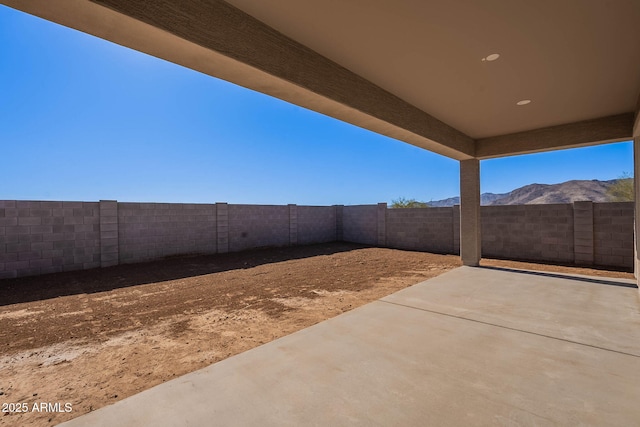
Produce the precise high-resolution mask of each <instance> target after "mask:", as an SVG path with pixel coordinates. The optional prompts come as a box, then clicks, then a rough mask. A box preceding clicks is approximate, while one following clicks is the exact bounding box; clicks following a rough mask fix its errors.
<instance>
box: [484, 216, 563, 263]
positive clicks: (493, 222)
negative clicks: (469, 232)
mask: <svg viewBox="0 0 640 427" xmlns="http://www.w3.org/2000/svg"><path fill="white" fill-rule="evenodd" d="M481 218H482V256H483V257H497V258H510V259H521V260H534V261H555V262H567V263H572V262H573V261H574V240H573V206H572V205H570V204H557V205H518V206H483V207H482V209H481Z"/></svg>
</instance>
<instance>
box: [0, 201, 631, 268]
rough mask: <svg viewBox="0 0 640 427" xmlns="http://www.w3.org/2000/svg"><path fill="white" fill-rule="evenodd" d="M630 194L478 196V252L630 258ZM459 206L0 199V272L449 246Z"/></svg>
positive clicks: (448, 249)
mask: <svg viewBox="0 0 640 427" xmlns="http://www.w3.org/2000/svg"><path fill="white" fill-rule="evenodd" d="M633 214H634V204H633V203H591V202H576V203H575V204H573V205H572V204H564V205H522V206H486V207H482V209H481V217H482V227H483V229H482V254H483V256H485V257H499V258H507V259H521V260H538V261H542V262H568V263H572V262H576V263H582V264H586V265H591V264H596V265H603V266H611V267H622V268H628V269H631V268H633V262H634V259H633V256H634V255H633V245H634V242H633ZM459 232H460V215H459V208H458V207H453V208H427V209H386V205H385V204H378V205H359V206H341V205H338V206H296V205H287V206H261V205H227V204H226V203H217V204H215V205H212V204H180V203H174V204H168V203H118V202H116V201H106V200H103V201H100V202H99V203H98V202H42V201H11V200H9V201H0V278H13V277H21V276H28V275H38V274H45V273H53V272H60V271H68V270H79V269H87V268H94V267H100V266H102V267H106V266H111V265H117V264H120V263H129V262H138V261H145V260H152V259H159V258H162V257H165V256H170V255H182V254H192V253H199V254H200V253H202V254H207V253H224V252H228V251H240V250H244V249H250V248H256V247H265V246H286V245H295V244H311V243H320V242H330V241H334V240H339V241H341V240H344V241H349V242H355V243H363V244H370V245H378V246H388V247H394V248H401V249H411V250H423V251H430V252H437V253H457V252H458V251H459Z"/></svg>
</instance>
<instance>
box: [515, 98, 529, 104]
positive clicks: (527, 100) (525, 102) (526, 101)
mask: <svg viewBox="0 0 640 427" xmlns="http://www.w3.org/2000/svg"><path fill="white" fill-rule="evenodd" d="M527 104H531V100H530V99H523V100H522V101H518V102H516V105H527Z"/></svg>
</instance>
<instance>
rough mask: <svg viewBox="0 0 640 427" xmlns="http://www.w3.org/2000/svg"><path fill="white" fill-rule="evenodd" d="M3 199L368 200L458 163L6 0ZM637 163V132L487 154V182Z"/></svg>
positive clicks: (0, 144) (427, 183)
mask: <svg viewBox="0 0 640 427" xmlns="http://www.w3.org/2000/svg"><path fill="white" fill-rule="evenodd" d="M0 79H1V80H0V85H1V86H0V117H1V118H0V162H1V163H0V164H1V165H2V166H1V167H0V199H19V200H87V201H91V200H100V199H115V200H119V201H155V202H194V203H212V202H216V201H225V202H229V203H254V204H285V203H297V204H317V205H330V204H360V203H377V202H383V201H387V202H391V200H393V199H397V198H398V197H405V198H415V199H418V200H424V201H429V200H438V199H443V198H447V197H451V196H455V195H457V194H458V192H459V189H458V185H459V178H458V173H459V169H458V162H457V161H454V160H451V159H448V158H446V157H443V156H439V155H437V154H433V153H430V152H428V151H425V150H421V149H419V148H416V147H413V146H411V145H408V144H405V143H402V142H399V141H396V140H393V139H390V138H387V137H384V136H380V135H377V134H375V133H372V132H369V131H366V130H363V129H360V128H357V127H355V126H352V125H349V124H346V123H342V122H340V121H338V120H335V119H332V118H329V117H326V116H323V115H321V114H318V113H315V112H312V111H309V110H305V109H304V108H301V107H297V106H295V105H291V104H288V103H286V102H284V101H280V100H277V99H274V98H271V97H268V96H266V95H262V94H259V93H256V92H253V91H250V90H247V89H244V88H241V87H238V86H235V85H233V84H230V83H227V82H224V81H222V80H218V79H215V78H212V77H209V76H206V75H203V74H200V73H197V72H195V71H192V70H189V69H186V68H182V67H180V66H177V65H174V64H171V63H168V62H166V61H163V60H160V59H156V58H153V57H150V56H147V55H145V54H142V53H139V52H136V51H133V50H130V49H127V48H123V47H121V46H117V45H114V44H112V43H109V42H106V41H104V40H101V39H98V38H95V37H92V36H89V35H86V34H83V33H80V32H77V31H74V30H71V29H68V28H64V27H61V26H59V25H56V24H53V23H50V22H47V21H44V20H41V19H39V18H35V17H32V16H30V15H26V14H23V13H21V12H17V11H14V10H13V9H9V8H7V7H4V6H0ZM623 172H629V173H630V172H632V146H631V144H630V143H619V144H609V145H604V146H599V147H591V148H584V149H576V150H565V151H558V152H552V153H542V154H535V155H528V156H516V157H509V158H503V159H495V160H488V161H483V162H482V164H481V174H482V192H493V193H503V192H507V191H510V190H513V189H514V188H517V187H520V186H522V185H526V184H530V183H534V182H536V183H549V184H551V183H557V182H563V181H566V180H570V179H602V180H606V179H613V178H617V177H619V176H620V175H621V174H622V173H623Z"/></svg>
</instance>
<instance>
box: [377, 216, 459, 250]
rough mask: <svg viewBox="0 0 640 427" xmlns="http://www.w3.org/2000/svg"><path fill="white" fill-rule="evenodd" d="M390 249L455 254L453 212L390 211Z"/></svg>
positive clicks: (388, 224) (388, 242) (388, 230)
mask: <svg viewBox="0 0 640 427" xmlns="http://www.w3.org/2000/svg"><path fill="white" fill-rule="evenodd" d="M386 226H387V246H389V247H393V248H399V249H409V250H418V251H428V252H435V253H449V254H450V253H454V245H453V236H454V234H453V230H454V228H453V209H451V208H428V209H421V208H413V209H411V208H410V209H389V211H388V212H387V225H386Z"/></svg>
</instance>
